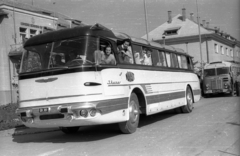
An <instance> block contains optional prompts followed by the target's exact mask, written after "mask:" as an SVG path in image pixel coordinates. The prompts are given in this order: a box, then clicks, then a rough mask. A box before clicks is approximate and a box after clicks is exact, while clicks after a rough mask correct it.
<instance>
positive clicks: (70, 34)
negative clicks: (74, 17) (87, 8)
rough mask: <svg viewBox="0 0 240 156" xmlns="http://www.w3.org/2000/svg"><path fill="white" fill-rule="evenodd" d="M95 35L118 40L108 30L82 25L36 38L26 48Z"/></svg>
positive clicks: (31, 39) (26, 44) (29, 41)
mask: <svg viewBox="0 0 240 156" xmlns="http://www.w3.org/2000/svg"><path fill="white" fill-rule="evenodd" d="M85 35H93V36H95V35H96V36H98V35H99V36H105V37H110V38H116V36H115V35H114V34H113V32H112V31H110V30H109V31H108V30H106V29H104V30H102V29H97V28H94V27H93V26H91V25H82V26H78V27H74V28H68V29H61V30H56V31H52V32H48V33H44V34H41V35H37V36H34V37H32V38H30V39H28V40H27V41H26V43H25V44H24V47H28V46H33V45H40V44H44V43H49V42H54V41H59V40H64V39H69V38H75V37H79V36H85Z"/></svg>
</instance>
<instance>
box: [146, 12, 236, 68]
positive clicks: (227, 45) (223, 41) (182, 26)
mask: <svg viewBox="0 0 240 156" xmlns="http://www.w3.org/2000/svg"><path fill="white" fill-rule="evenodd" d="M209 25H210V23H209V22H206V21H205V20H202V22H200V34H201V49H202V61H203V63H209V62H215V61H235V62H240V42H239V41H237V40H236V39H235V38H234V37H232V36H231V35H229V34H227V33H225V32H223V31H221V30H219V28H217V27H214V28H211V27H209ZM142 38H145V39H146V38H147V35H145V36H143V37H142ZM148 40H150V41H156V42H159V43H161V44H166V45H171V46H173V47H175V48H181V49H183V50H184V51H185V52H186V53H188V54H190V55H191V56H193V57H194V59H193V60H194V62H196V67H201V53H200V44H199V29H198V23H197V21H195V20H194V18H193V13H191V14H190V16H189V18H188V17H187V15H186V9H185V8H183V9H182V14H178V15H177V16H175V17H172V12H171V11H168V21H167V22H165V23H163V24H162V25H160V26H159V27H157V28H156V29H154V30H152V31H150V32H149V33H148Z"/></svg>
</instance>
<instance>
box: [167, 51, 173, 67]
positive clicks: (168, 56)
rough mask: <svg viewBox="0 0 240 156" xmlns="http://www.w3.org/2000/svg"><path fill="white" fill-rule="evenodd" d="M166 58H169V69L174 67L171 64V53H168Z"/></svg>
mask: <svg viewBox="0 0 240 156" xmlns="http://www.w3.org/2000/svg"><path fill="white" fill-rule="evenodd" d="M166 58H167V65H168V67H172V66H171V65H172V62H171V56H170V53H166Z"/></svg>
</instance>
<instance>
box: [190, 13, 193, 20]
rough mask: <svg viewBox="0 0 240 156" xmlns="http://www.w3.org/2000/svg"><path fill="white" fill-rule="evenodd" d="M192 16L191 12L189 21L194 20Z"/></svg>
mask: <svg viewBox="0 0 240 156" xmlns="http://www.w3.org/2000/svg"><path fill="white" fill-rule="evenodd" d="M193 16H194V14H193V13H190V20H191V21H194V19H193Z"/></svg>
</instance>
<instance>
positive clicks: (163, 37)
mask: <svg viewBox="0 0 240 156" xmlns="http://www.w3.org/2000/svg"><path fill="white" fill-rule="evenodd" d="M165 38H166V36H165V34H163V35H162V39H163V46H164V47H165Z"/></svg>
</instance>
